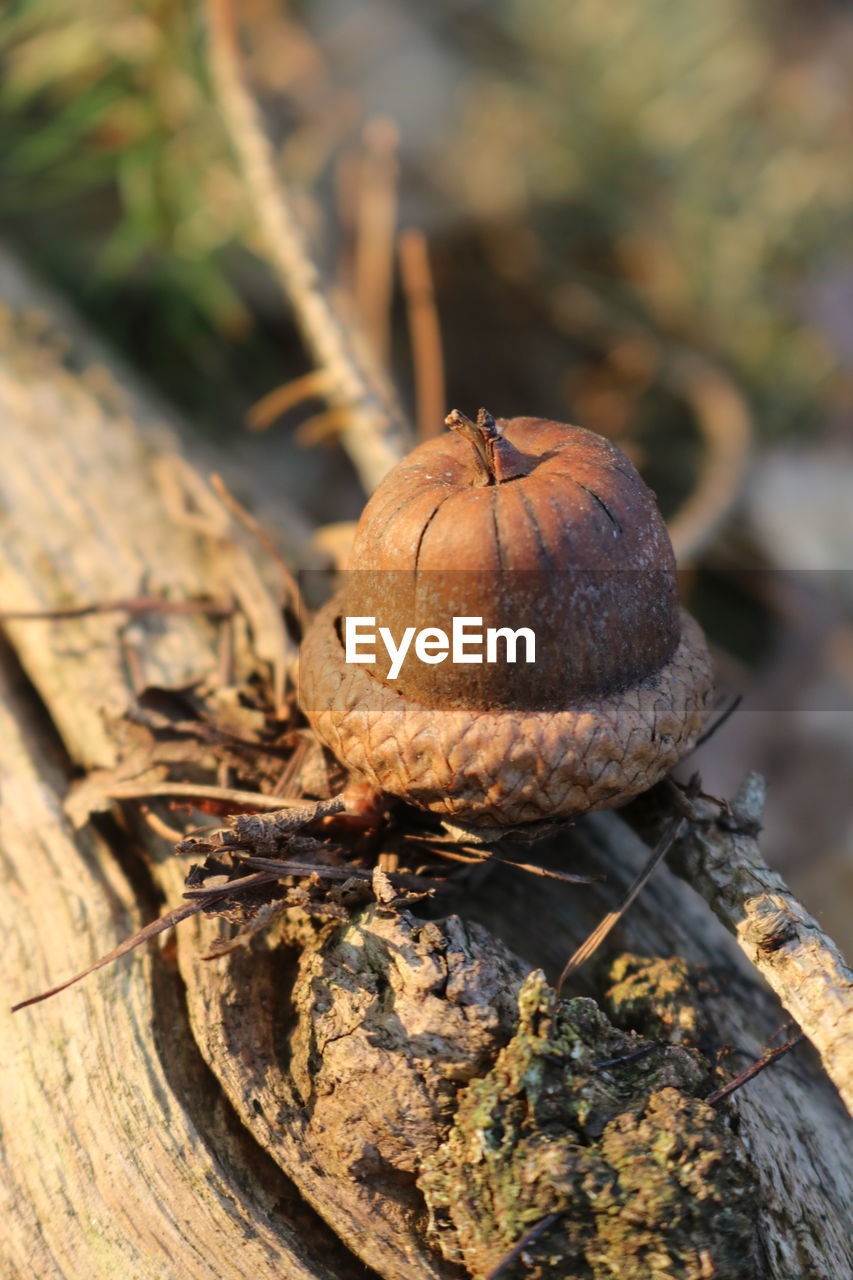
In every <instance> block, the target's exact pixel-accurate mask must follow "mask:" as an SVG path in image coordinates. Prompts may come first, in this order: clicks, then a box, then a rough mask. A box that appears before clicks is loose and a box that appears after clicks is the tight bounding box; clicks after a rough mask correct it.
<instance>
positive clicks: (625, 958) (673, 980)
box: [602, 952, 708, 1045]
mask: <svg viewBox="0 0 853 1280" xmlns="http://www.w3.org/2000/svg"><path fill="white" fill-rule="evenodd" d="M608 977H609V980H610V983H611V986H610V987H609V988H608V990H607V991H606V992H605V993H604V998H603V1001H602V1003H603V1004H604V1007H605V1009H606V1010H607V1013H608V1014H609V1016H610V1018H611V1019H612V1020H613V1022H614V1023H615V1024H616V1026H617V1027H623V1028H626V1029H630V1030H633V1031H639V1032H641V1033H642V1034H643V1035H647V1036H651V1037H653V1038H654V1039H656V1040H666V1041H668V1042H669V1043H670V1044H687V1045H696V1044H698V1043H700V1042H701V1040H702V1039H703V1038H704V1037H705V1035H706V1034H707V1030H708V1028H707V1023H706V1019H705V1016H704V1014H703V1011H702V990H701V988H702V983H703V982H704V983H706V984H707V982H708V979H707V978H700V977H699V975H697V974H696V973H695V972H694V971H693V970H692V969H691V968H690V966H689V965H688V964H687V961H686V960H684V959H683V958H682V957H681V956H669V957H667V958H665V959H664V958H662V957H660V956H638V955H633V954H632V953H631V952H624V953H623V954H622V955H620V956H617V957H616V959H615V960H614V961H613V962H612V964H611V965H610V970H609V974H608Z"/></svg>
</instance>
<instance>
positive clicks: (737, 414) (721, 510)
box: [665, 348, 752, 564]
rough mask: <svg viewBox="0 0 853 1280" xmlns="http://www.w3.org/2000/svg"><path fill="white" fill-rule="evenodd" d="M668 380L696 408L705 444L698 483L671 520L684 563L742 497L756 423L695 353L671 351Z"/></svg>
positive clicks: (735, 391)
mask: <svg viewBox="0 0 853 1280" xmlns="http://www.w3.org/2000/svg"><path fill="white" fill-rule="evenodd" d="M665 376H666V378H667V381H669V382H670V383H671V384H672V385H673V386H674V389H675V390H676V391H679V392H680V393H681V395H683V396H684V399H685V400H687V402H688V403H689V404H690V406H691V408H692V409H693V412H694V414H695V415H696V421H697V423H698V425H699V428H700V430H701V432H702V438H703V443H704V445H705V452H704V455H703V458H702V464H701V470H700V472H699V481H698V484H697V485H696V487H695V488H694V490H693V492H692V493H691V494H690V496H689V498H687V499H686V500H685V502H684V503H683V504H682V505H681V506H680V507H679V508H678V510H677V511H676V512H675V514H674V515H673V516H672V518H671V519H670V521H669V534H670V537H671V539H672V545H673V547H674V548H675V554H676V557H677V559H678V562H679V564H685V563H687V562H688V561H692V560H695V559H696V557H697V556H698V555H699V553H700V552H701V551H702V550H704V548H705V547H707V545H708V543H709V542H710V541H711V539H712V538H713V536H714V534H715V533H716V532H717V530H718V529H719V527H720V525H721V524H722V523H723V520H724V519H725V518H726V516H727V515H728V514H729V512H730V511H731V509H732V507H733V506H734V504H735V502H736V501H737V498H738V496H739V495H740V492H741V489H742V488H743V483H744V479H745V477H746V468H747V463H748V461H749V452H750V445H751V438H752V424H751V421H750V416H749V410H748V408H747V406H746V402H745V401H744V398H743V396H742V395H741V394H740V392H739V391H738V389H737V387H736V386H735V385H734V383H733V382H732V381H731V380H730V379H729V378H727V377H726V376H725V375H724V374H723V373H722V372H721V371H720V370H719V369H717V368H715V367H714V365H713V364H711V362H710V361H708V360H706V359H705V357H704V356H700V355H699V354H698V353H697V352H695V351H691V350H688V349H686V348H681V349H676V350H675V351H671V352H670V353H669V354H668V359H667V361H666V365H665Z"/></svg>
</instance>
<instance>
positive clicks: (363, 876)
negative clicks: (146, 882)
mask: <svg viewBox="0 0 853 1280" xmlns="http://www.w3.org/2000/svg"><path fill="white" fill-rule="evenodd" d="M233 857H234V860H235V861H237V862H239V863H240V865H241V866H244V867H250V868H251V869H252V870H253V871H269V872H275V873H276V874H277V875H278V876H282V877H283V876H313V875H316V876H319V877H320V879H321V880H341V881H346V880H372V879H373V872H372V871H367V870H366V869H365V868H364V867H332V866H328V865H327V864H326V863H323V862H286V861H284V860H282V859H279V858H259V857H256V856H255V855H253V854H248V853H235V854H234V855H233ZM384 874H385V875H387V877H388V879H389V880H390V881H391V883H392V884H393V885H394V886H395V888H400V889H428V890H430V891H432V890H438V891H439V892H444V893H450V892H455V890H451V888H450V886H449V885H446V884H445V883H444V882H443V881H441V880H433V879H432V878H431V877H429V878H428V877H426V876H415V875H406V874H405V873H403V872H398V871H386V872H385V873H384ZM202 892H204V890H200V889H187V891H186V892H185V893H184V897H185V898H195V897H198V895H199V893H202Z"/></svg>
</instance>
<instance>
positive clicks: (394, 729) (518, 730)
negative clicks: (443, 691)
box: [299, 599, 713, 827]
mask: <svg viewBox="0 0 853 1280" xmlns="http://www.w3.org/2000/svg"><path fill="white" fill-rule="evenodd" d="M340 616H341V602H340V600H339V599H336V600H332V601H331V602H330V603H329V604H327V605H326V606H325V607H324V608H323V609H322V610H321V611H320V613H319V614H318V616H317V618H316V619H315V621H314V623H313V624H312V626H311V628H310V630H309V632H308V634H307V636H306V638H305V640H304V641H303V645H302V656H301V660H300V695H299V696H300V701H301V703H302V706H303V708H304V709H305V712H306V714H307V716H308V719H309V720H310V722H311V724H312V725H313V727H314V729H315V731H316V733H317V735H318V736H319V737H320V738H321V739H322V740H323V741H324V742H325V743H326V744H327V746H328V747H329V748H330V749H331V750H332V751H333V752H334V754H335V755H336V756H337V758H338V759H339V760H340V761H341V762H342V763H343V764H345V765H346V766H347V768H349V769H352V770H353V771H354V772H355V773H357V774H360V775H361V776H362V777H364V778H366V779H368V781H369V782H371V783H372V784H373V786H375V787H377V788H378V789H379V790H381V791H386V792H388V793H389V794H391V795H395V796H400V797H401V798H402V799H404V800H406V801H408V802H409V803H410V804H414V805H417V806H419V807H420V808H423V809H429V810H431V811H432V812H433V813H437V814H443V815H447V816H448V817H453V818H455V819H457V820H458V821H460V822H462V823H467V824H469V825H470V826H473V827H512V826H516V825H521V824H526V823H531V822H541V821H543V820H545V819H555V818H563V819H567V818H571V817H576V816H577V815H578V814H581V813H586V812H588V811H590V810H593V809H608V808H612V807H613V806H615V805H618V804H622V803H623V802H624V801H626V800H629V799H630V798H631V797H632V796H635V795H639V794H640V792H642V791H646V790H648V788H649V787H651V786H653V785H654V784H655V783H656V782H658V781H659V780H660V779H661V778H663V777H664V776H665V775H666V774H667V773H668V772H669V770H670V769H671V768H672V767H673V765H675V764H676V762H677V761H678V760H679V759H681V757H682V756H683V755H685V754H686V753H687V752H688V751H689V750H690V748H691V747H692V746H693V745H694V744H695V742H696V739H697V738H698V737H699V735H700V733H701V731H702V728H703V726H704V724H705V722H706V720H707V717H708V714H709V711H710V709H711V704H712V699H713V680H712V674H711V664H710V657H709V654H708V650H707V647H706V645H705V641H704V637H703V635H702V632H701V630H700V628H699V626H698V624H697V623H696V622H695V621H694V620H693V618H691V617H690V615H689V614H688V613H686V612H682V614H681V639H680V641H679V644H678V646H677V648H676V650H675V653H674V654H673V655H672V657H671V658H670V659H669V661H668V662H667V663H665V665H664V666H663V667H662V668H661V669H660V671H658V672H656V673H654V674H653V675H651V676H647V677H646V678H645V679H643V680H641V681H638V682H637V683H636V684H635V685H633V686H632V687H631V688H629V689H626V690H622V691H619V692H617V693H612V694H607V695H605V696H603V697H600V698H588V699H586V700H584V701H583V702H580V703H578V704H577V705H575V706H572V707H567V708H564V709H562V710H554V711H526V712H525V711H519V710H516V709H503V708H501V709H498V710H495V711H480V710H478V711H474V710H470V711H469V710H466V709H464V708H450V709H447V710H441V709H436V708H435V707H428V706H424V705H422V704H421V703H418V702H414V701H413V700H412V699H411V698H407V697H404V696H402V695H400V694H399V693H397V692H396V691H395V690H394V689H393V688H392V687H391V686H389V685H387V684H383V683H381V682H380V681H378V680H376V679H375V677H374V676H372V675H370V674H369V672H367V671H366V670H365V669H364V667H362V666H355V665H353V664H351V663H350V664H348V663H346V662H345V661H344V657H345V654H344V648H343V645H342V643H341V640H340V636H339V626H338V624H339V619H340Z"/></svg>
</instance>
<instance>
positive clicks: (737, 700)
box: [693, 693, 743, 751]
mask: <svg viewBox="0 0 853 1280" xmlns="http://www.w3.org/2000/svg"><path fill="white" fill-rule="evenodd" d="M742 702H743V694H742V693H738V694H736V695H735V697H734V698H732V700H731V702H730V703H729V705H728V706H727V707H726V709H725V710H724V711H721V712H720V714H719V715H718V716H717V718H716V720H712V721H711V723H710V724H709V725H708V728H707V729H706V730H705V732H704V733H703V734H702V735H701V737H699V738H697V740H696V745H695V746H694V748H693V750H694V751H698V750H699V748H700V747H701V746H702V745H703V743H705V742H707V741H708V739H709V738H713V736H714V734H715V733H716V732H717V730H718V729H722V727H723V725H724V724H725V723H726V721H727V720H728V718H729V716H733V715H734V713H735V712H736V711H737V709H738V707H739V706H740V704H741V703H742Z"/></svg>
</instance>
